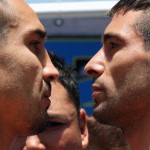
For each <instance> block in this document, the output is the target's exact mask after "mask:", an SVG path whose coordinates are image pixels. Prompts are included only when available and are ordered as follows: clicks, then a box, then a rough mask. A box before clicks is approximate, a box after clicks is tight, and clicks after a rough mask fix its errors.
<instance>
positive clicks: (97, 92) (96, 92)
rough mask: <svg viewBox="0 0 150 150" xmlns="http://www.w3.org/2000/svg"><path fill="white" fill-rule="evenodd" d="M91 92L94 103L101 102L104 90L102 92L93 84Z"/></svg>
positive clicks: (101, 89)
mask: <svg viewBox="0 0 150 150" xmlns="http://www.w3.org/2000/svg"><path fill="white" fill-rule="evenodd" d="M92 90H93V93H92V98H93V99H94V101H95V102H96V103H100V102H102V100H103V96H104V90H103V88H102V87H100V86H99V85H97V84H93V85H92Z"/></svg>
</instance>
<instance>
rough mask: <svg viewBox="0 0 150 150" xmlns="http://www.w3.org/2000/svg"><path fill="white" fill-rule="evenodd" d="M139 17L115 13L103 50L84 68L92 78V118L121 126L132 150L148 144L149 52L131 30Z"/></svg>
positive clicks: (137, 35) (146, 149) (129, 13)
mask: <svg viewBox="0 0 150 150" xmlns="http://www.w3.org/2000/svg"><path fill="white" fill-rule="evenodd" d="M141 14H142V12H141V11H129V12H127V13H126V14H123V13H122V12H120V13H119V14H116V15H115V16H114V17H113V18H112V21H111V22H110V24H109V25H108V26H107V28H106V30H105V32H104V35H103V47H102V48H101V49H100V50H99V51H98V52H97V54H95V56H93V57H92V59H91V60H90V61H89V62H88V64H87V65H86V66H85V72H86V73H87V74H88V75H89V76H91V77H93V78H94V83H93V85H92V88H93V94H92V97H93V99H94V100H95V102H96V105H95V108H94V113H93V115H94V117H95V118H96V119H97V120H98V121H99V122H101V123H105V124H110V125H114V126H119V127H121V128H122V129H123V131H124V134H125V136H126V138H127V140H128V141H129V143H130V145H131V147H132V148H133V150H134V149H135V150H142V149H145V150H148V148H149V143H150V141H149V139H150V133H149V131H150V130H149V127H150V120H149V117H150V111H149V105H150V101H149V100H150V94H149V91H150V78H149V74H150V51H145V49H144V46H143V38H142V35H141V34H140V33H139V32H138V31H137V30H136V28H135V23H136V21H137V20H138V18H139V16H140V15H141ZM141 141H143V142H141Z"/></svg>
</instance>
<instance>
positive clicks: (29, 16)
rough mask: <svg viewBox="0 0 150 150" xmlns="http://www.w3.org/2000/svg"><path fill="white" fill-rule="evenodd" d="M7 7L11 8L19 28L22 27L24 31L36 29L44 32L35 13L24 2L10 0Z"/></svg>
mask: <svg viewBox="0 0 150 150" xmlns="http://www.w3.org/2000/svg"><path fill="white" fill-rule="evenodd" d="M8 5H9V6H10V7H11V8H12V10H13V12H14V15H15V17H16V22H17V23H18V24H19V27H23V28H24V30H25V29H26V28H30V29H31V30H33V29H34V28H37V29H41V30H43V31H45V29H44V27H43V25H42V24H41V22H40V21H39V18H38V16H37V15H36V13H35V12H34V11H33V10H32V9H31V7H29V5H28V4H27V3H25V2H24V0H11V1H8Z"/></svg>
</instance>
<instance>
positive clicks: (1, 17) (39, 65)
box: [0, 0, 58, 150]
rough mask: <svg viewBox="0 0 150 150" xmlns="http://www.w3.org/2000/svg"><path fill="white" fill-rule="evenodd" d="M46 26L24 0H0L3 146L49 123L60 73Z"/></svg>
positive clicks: (0, 125) (3, 149)
mask: <svg viewBox="0 0 150 150" xmlns="http://www.w3.org/2000/svg"><path fill="white" fill-rule="evenodd" d="M45 35H46V33H45V29H44V27H43V25H42V24H41V23H40V21H39V19H38V17H37V15H36V14H35V12H34V11H33V10H32V9H31V8H30V7H29V6H28V5H27V4H26V3H25V2H24V1H23V0H1V1H0V146H1V147H0V149H1V150H8V149H9V146H10V143H11V142H12V140H13V139H14V138H15V137H16V136H17V135H28V134H35V133H38V132H40V131H42V130H43V129H44V128H45V127H46V125H47V118H48V117H47V108H48V107H49V105H50V99H49V97H50V95H51V85H50V82H51V81H53V80H55V79H56V78H57V77H58V71H57V70H56V68H55V67H54V66H53V64H52V63H51V61H50V59H49V57H48V54H47V51H46V50H45V48H44V41H45Z"/></svg>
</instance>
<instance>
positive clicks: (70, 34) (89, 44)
mask: <svg viewBox="0 0 150 150" xmlns="http://www.w3.org/2000/svg"><path fill="white" fill-rule="evenodd" d="M25 1H26V2H27V3H28V4H29V5H30V6H31V7H32V8H33V9H34V11H35V12H36V13H37V14H38V16H39V18H40V20H41V22H42V23H43V25H44V26H45V28H46V31H47V33H48V40H47V41H46V44H45V46H46V48H47V50H49V51H50V50H52V51H54V52H55V53H56V54H57V55H58V56H61V57H62V58H64V59H65V61H66V62H67V63H68V64H71V65H73V66H74V68H75V69H76V71H77V73H78V84H79V89H80V97H81V107H84V108H85V109H86V111H87V113H88V114H89V115H90V114H92V109H93V104H94V102H93V100H92V97H91V95H92V89H91V84H92V80H91V79H90V78H89V77H87V76H86V75H85V73H84V71H83V68H84V66H85V64H86V63H87V62H88V60H89V59H90V58H91V57H92V56H93V55H94V54H95V53H96V52H97V51H98V50H99V49H100V48H101V46H102V44H101V41H100V40H101V35H102V34H103V32H104V29H105V27H106V26H107V24H108V23H109V21H110V20H109V19H110V18H109V17H107V11H108V10H109V9H110V8H111V7H112V6H113V5H114V4H115V3H116V2H117V1H118V0H113V1H110V0H25Z"/></svg>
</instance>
